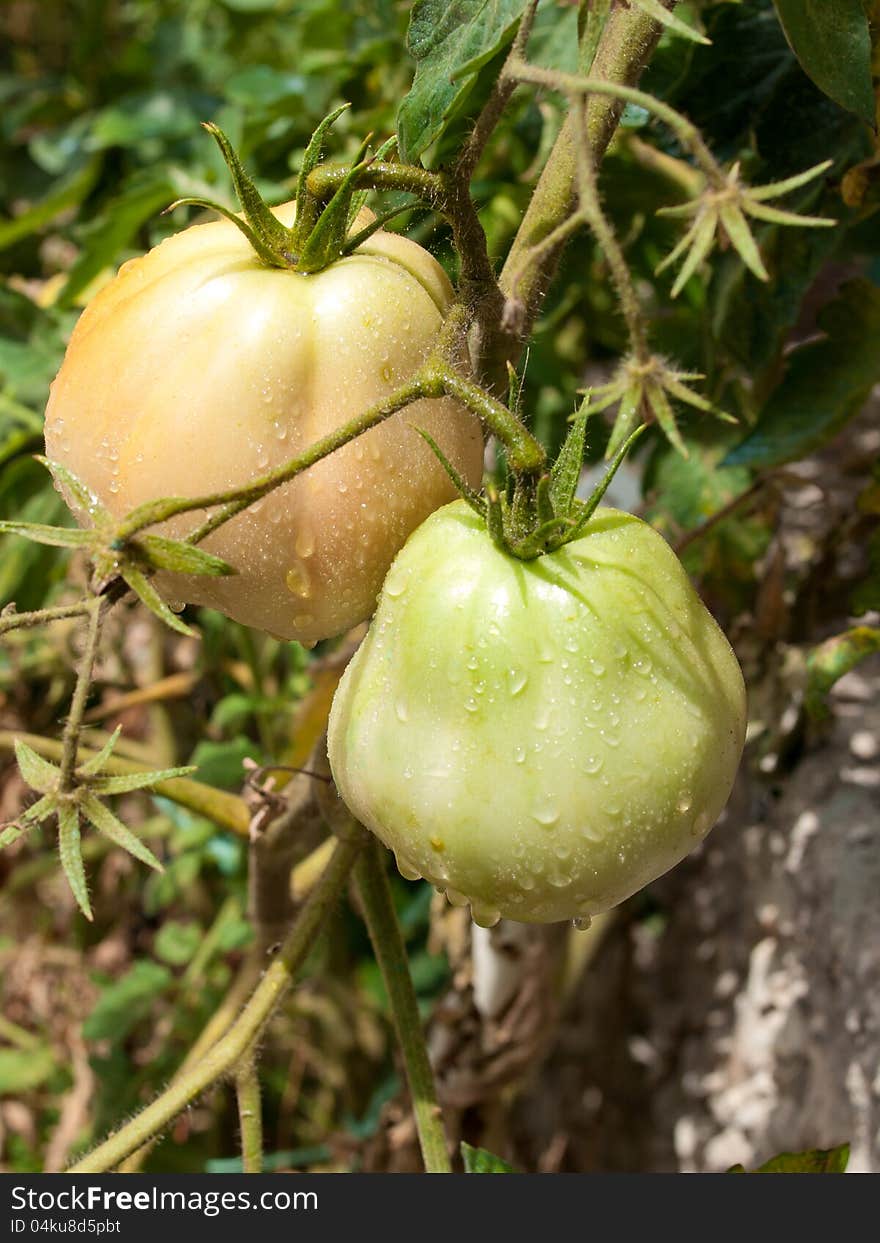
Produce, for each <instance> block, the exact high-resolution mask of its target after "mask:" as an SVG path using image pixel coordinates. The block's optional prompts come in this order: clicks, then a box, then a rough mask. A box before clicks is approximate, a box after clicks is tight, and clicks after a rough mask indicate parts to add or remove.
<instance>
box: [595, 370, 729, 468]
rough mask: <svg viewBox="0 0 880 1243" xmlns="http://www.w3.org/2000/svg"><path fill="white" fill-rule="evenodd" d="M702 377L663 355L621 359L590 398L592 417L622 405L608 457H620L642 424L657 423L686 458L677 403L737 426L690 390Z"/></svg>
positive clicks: (612, 435) (724, 414) (612, 434)
mask: <svg viewBox="0 0 880 1243" xmlns="http://www.w3.org/2000/svg"><path fill="white" fill-rule="evenodd" d="M703 378H704V377H703V376H702V375H701V374H700V373H699V372H696V371H678V370H677V369H676V368H675V367H674V366H673V365H672V363H670V362H669V360H668V359H665V358H663V357H662V356H661V355H660V354H647V355H645V356H644V357H639V356H637V355H632V354H630V355H627V356H626V357H624V358H622V359H621V361H620V363H619V365H618V367H617V370H616V372H615V373H614V376H613V377H612V379H611V380H610V381H609V382H608V383H607V384H602V385H599V386H598V387H597V388H594V389H592V391H591V392H590V393H589V394H588V397H587V402H588V409H589V413H590V414H591V415H592V414H599V413H600V412H601V411H602V410H607V409H608V407H609V406H613V405H615V404H617V403H619V407H620V408H619V410H618V413H617V417H616V419H615V420H614V428H613V430H612V432H611V438H610V440H609V441H608V448H607V450H606V457H608V458H613V457H615V456H616V455H617V453H618V452H619V450H620V448H621V446H622V445H623V444H624V443H625V442H626V440H627V438H628V437H629V435H630V434H631V432H632V430H633V428H634V427H635V426H636V424H637V423H639V422H642V423H658V424H659V425H660V428H661V430H662V431H663V433H664V435H665V436H666V438H667V439H668V440H669V441H670V443H671V444H673V445H674V446H675V448H676V449H677V450H678V451H679V453H681V454H682V456H683V457H687V456H688V451H687V447H686V445H685V443H684V441H683V440H682V438H681V433H680V432H679V430H678V425H677V423H676V418H675V410H674V403H675V402H683V403H684V404H685V405H687V406H693V407H694V409H696V410H699V411H701V412H702V413H704V414H712V415H714V416H715V418H717V419H721V420H722V421H723V422H725V423H735V422H736V419H734V418H733V417H732V416H731V415H729V414H726V413H725V412H724V411H723V410H720V409H719V408H718V407H717V406H715V405H713V403H712V402H711V401H709V400H708V399H707V398H705V397H703V396H701V395H700V394H699V393H697V392H695V391H694V389H692V388H691V387H690V383H691V382H692V381H694V380H702V379H703Z"/></svg>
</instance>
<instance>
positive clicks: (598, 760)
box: [584, 755, 605, 773]
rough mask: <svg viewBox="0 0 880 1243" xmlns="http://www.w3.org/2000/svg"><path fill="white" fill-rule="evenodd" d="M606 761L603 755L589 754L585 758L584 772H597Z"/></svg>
mask: <svg viewBox="0 0 880 1243" xmlns="http://www.w3.org/2000/svg"><path fill="white" fill-rule="evenodd" d="M604 762H605V761H604V760H603V759H602V756H601V755H588V756H587V758H586V759H585V760H584V772H585V773H597V772H598V771H599V769H600V768H601V767H602V765H603V764H604Z"/></svg>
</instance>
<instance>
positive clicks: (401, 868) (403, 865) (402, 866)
mask: <svg viewBox="0 0 880 1243" xmlns="http://www.w3.org/2000/svg"><path fill="white" fill-rule="evenodd" d="M394 861H395V863H396V864H397V870H398V872H399V873H400V875H401V876H402V877H403V879H404V880H421V879H422V874H421V872H420V871H419V869H418V868H417V867H413V865H412V863H410V861H409V859H404V858H402V857H401V856H400V855H395V856H394Z"/></svg>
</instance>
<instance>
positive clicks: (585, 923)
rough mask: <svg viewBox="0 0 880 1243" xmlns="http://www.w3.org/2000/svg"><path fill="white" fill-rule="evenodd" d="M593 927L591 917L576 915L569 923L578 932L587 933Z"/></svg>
mask: <svg viewBox="0 0 880 1243" xmlns="http://www.w3.org/2000/svg"><path fill="white" fill-rule="evenodd" d="M592 925H593V917H592V915H577V916H575V918H574V919H573V920H572V921H571V926H572V928H576V929H577V931H578V932H587V931H588V930H589V929H590V928H591V927H592Z"/></svg>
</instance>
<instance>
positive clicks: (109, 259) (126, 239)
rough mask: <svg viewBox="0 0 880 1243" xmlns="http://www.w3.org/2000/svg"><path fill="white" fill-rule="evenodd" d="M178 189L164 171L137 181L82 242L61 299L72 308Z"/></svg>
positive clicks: (110, 206)
mask: <svg viewBox="0 0 880 1243" xmlns="http://www.w3.org/2000/svg"><path fill="white" fill-rule="evenodd" d="M174 190H175V186H174V184H173V182H172V181H171V179H170V177H169V176H168V175H167V173H166V172H165V171H164V169H163V170H161V171H157V172H155V173H151V174H150V175H148V176H146V177H141V178H137V179H134V180H133V181H132V182H131V183H130V184H129V185H128V186H127V187H126V188H125V189H124V190H123V191H122V193H121V194H120V195H119V196H118V197H117V198H116V199H114V200H113V202H112V203H111V204H110V205H109V206H108V208H107V209H106V210H105V211H104V213H103V214H102V216H101V217H100V219H99V220H98V221H97V222H96V224H95V227H94V228H93V229H92V230H91V231H90V233H89V234H88V236H87V237H85V238H84V240H83V248H82V250H81V252H80V255H79V257H78V258H77V260H76V262H75V263H74V265H73V267H72V268H71V269H70V272H69V273H68V277H67V281H66V283H65V286H64V289H63V291H62V293H61V296H60V298H59V303H60V305H62V306H70V304H71V303H72V302H73V301H74V299H75V298H76V297H77V296H78V295H79V294H81V293H82V291H83V290H84V289H85V288H86V286H87V285H89V284H91V282H92V281H93V280H94V279H95V277H96V276H98V274H99V273H100V272H102V271H103V270H104V268H109V267H115V266H116V264H117V263H119V261H120V256H121V253H122V251H123V250H124V249H125V247H126V246H128V245H129V243H130V242H131V241H132V239H133V238H134V236H135V234H136V233H137V231H138V229H140V227H141V225H143V224H144V223H146V221H148V220H149V219H150V218H151V217H152V216H155V215H156V214H157V212H160V211H161V210H162V209H163V208H164V207H166V206H167V205H168V202H169V200H170V199H172V198H174Z"/></svg>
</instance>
